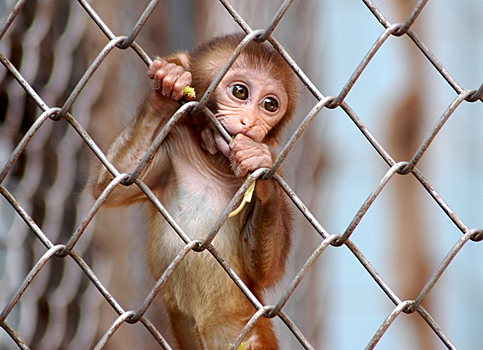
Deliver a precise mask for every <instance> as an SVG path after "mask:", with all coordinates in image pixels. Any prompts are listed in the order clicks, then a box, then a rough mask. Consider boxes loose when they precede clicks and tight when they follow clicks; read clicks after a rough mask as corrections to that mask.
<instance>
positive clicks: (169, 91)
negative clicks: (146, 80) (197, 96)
mask: <svg viewBox="0 0 483 350" xmlns="http://www.w3.org/2000/svg"><path fill="white" fill-rule="evenodd" d="M166 69H169V71H168V73H167V74H166V75H165V76H164V78H163V80H162V87H163V88H162V91H161V92H162V94H164V96H166V97H171V98H172V99H173V100H176V101H179V100H180V99H181V97H183V94H182V91H183V89H184V86H182V87H180V86H176V82H177V81H178V79H180V78H181V76H182V75H183V74H184V73H186V71H185V70H184V68H183V67H180V66H176V65H175V66H174V67H173V66H170V65H168V66H166ZM164 70H165V69H164V67H163V68H162V69H160V71H162V73H160V75H161V74H164ZM158 72H159V71H158ZM157 78H158V73H156V79H157ZM185 86H186V85H185ZM173 93H174V94H173ZM175 97H178V98H177V99H176V98H175Z"/></svg>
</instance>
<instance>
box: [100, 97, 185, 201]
mask: <svg viewBox="0 0 483 350" xmlns="http://www.w3.org/2000/svg"><path fill="white" fill-rule="evenodd" d="M178 107H179V105H177V104H176V105H175V106H170V105H169V104H168V105H166V106H165V110H164V111H163V112H161V111H155V110H153V109H152V108H151V107H150V106H149V104H148V103H145V104H144V105H143V106H141V107H140V109H139V111H138V114H137V115H136V117H135V118H134V120H133V121H132V122H131V124H130V125H128V126H127V127H126V128H125V129H124V130H123V131H122V132H121V134H120V135H119V136H118V137H117V138H116V139H115V140H114V142H113V143H112V144H111V146H110V148H109V150H108V152H107V158H108V159H109V161H111V163H112V164H113V165H114V167H115V168H116V169H117V170H118V171H119V172H121V173H132V172H133V171H134V170H135V169H136V167H137V165H138V164H139V162H140V161H141V159H142V158H143V156H144V154H145V153H146V151H147V150H148V149H149V147H150V146H151V144H152V143H153V141H154V139H155V138H156V136H157V135H158V133H159V132H160V130H161V129H162V127H163V126H164V124H165V123H166V121H167V120H168V119H169V117H170V116H171V115H172V114H173V113H174V111H176V108H178ZM169 167H170V164H169V159H168V157H167V154H166V151H165V147H163V145H161V146H160V148H159V150H158V151H157V152H156V154H155V155H154V158H153V160H152V161H151V162H150V163H149V164H148V165H147V166H146V167H145V169H144V170H143V171H142V173H141V174H140V178H141V179H142V180H143V181H144V182H145V183H146V184H147V185H148V186H149V187H150V188H151V189H152V190H156V189H157V187H159V186H161V185H163V183H160V179H163V176H162V175H163V174H165V173H166V172H167V171H168V170H169ZM112 179H113V176H112V175H111V173H110V172H109V171H108V170H107V169H106V168H105V167H104V166H103V167H101V169H100V170H99V173H98V176H97V179H96V180H95V181H94V183H93V184H92V189H91V192H92V194H93V196H94V197H95V198H97V197H99V195H100V194H101V192H102V191H103V190H104V188H105V187H106V186H107V185H108V184H109V183H110V182H111V180H112ZM142 198H145V196H144V195H143V194H142V191H141V190H140V189H139V188H138V186H136V185H131V186H129V187H125V186H122V185H119V186H118V187H117V188H116V189H115V190H114V191H113V192H112V193H111V194H110V195H109V197H108V199H107V201H106V203H108V204H110V205H128V204H131V203H132V202H135V201H137V200H139V199H142Z"/></svg>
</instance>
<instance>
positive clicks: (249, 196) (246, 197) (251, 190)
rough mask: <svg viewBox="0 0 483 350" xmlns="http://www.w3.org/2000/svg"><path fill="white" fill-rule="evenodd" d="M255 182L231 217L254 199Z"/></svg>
mask: <svg viewBox="0 0 483 350" xmlns="http://www.w3.org/2000/svg"><path fill="white" fill-rule="evenodd" d="M248 176H250V174H248V175H247V178H248ZM245 181H246V179H245ZM255 182H256V181H253V182H252V184H251V185H250V187H248V188H247V190H246V192H245V195H244V196H243V199H242V202H241V203H240V205H239V206H238V208H236V209H235V210H233V211H232V212H231V213H230V215H228V217H229V218H231V217H233V216H235V215H236V214H238V213H239V212H241V210H242V209H243V207H244V206H245V204H246V203H250V201H251V200H252V196H253V191H254V190H255ZM242 345H243V343H242ZM238 349H240V348H238ZM242 350H243V349H242Z"/></svg>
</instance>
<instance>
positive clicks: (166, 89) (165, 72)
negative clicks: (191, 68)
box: [148, 58, 195, 110]
mask: <svg viewBox="0 0 483 350" xmlns="http://www.w3.org/2000/svg"><path fill="white" fill-rule="evenodd" d="M148 76H149V78H150V79H152V80H153V90H152V92H151V95H150V103H151V107H152V108H153V109H154V110H161V109H163V108H165V107H166V105H167V104H172V103H173V102H174V101H176V102H177V101H180V100H181V99H182V98H183V97H184V98H185V99H186V100H187V101H191V100H194V98H195V97H194V96H193V94H187V95H185V88H186V87H187V86H189V85H191V81H192V76H191V73H190V72H188V71H186V70H185V69H184V68H183V67H182V66H179V65H176V64H174V63H169V62H167V61H165V60H163V59H161V58H157V59H155V60H154V61H153V63H151V65H150V66H149V69H148Z"/></svg>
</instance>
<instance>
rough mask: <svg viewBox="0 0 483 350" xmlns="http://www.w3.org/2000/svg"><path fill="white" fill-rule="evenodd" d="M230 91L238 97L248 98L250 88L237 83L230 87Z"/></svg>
mask: <svg viewBox="0 0 483 350" xmlns="http://www.w3.org/2000/svg"><path fill="white" fill-rule="evenodd" d="M230 91H231V93H232V94H233V96H235V97H236V98H238V99H240V100H246V99H247V98H248V89H247V87H246V86H243V85H240V84H235V85H233V86H232V87H230Z"/></svg>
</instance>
